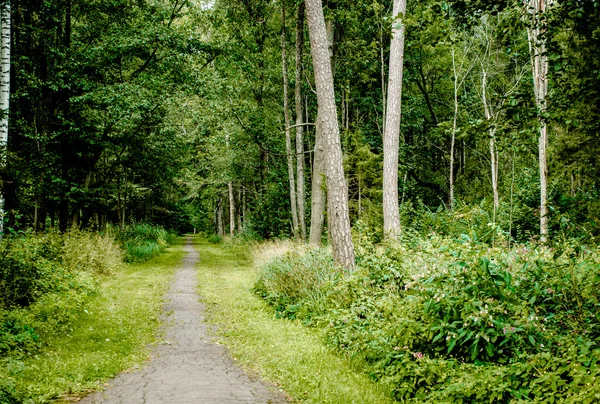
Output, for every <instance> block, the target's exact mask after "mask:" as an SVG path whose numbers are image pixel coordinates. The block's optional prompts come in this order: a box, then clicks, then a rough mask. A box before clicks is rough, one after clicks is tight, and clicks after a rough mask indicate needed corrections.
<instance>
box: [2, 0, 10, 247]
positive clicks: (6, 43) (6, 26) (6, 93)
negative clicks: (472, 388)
mask: <svg viewBox="0 0 600 404" xmlns="http://www.w3.org/2000/svg"><path fill="white" fill-rule="evenodd" d="M10 23H11V18H10V0H5V1H4V2H3V3H2V4H1V5H0V24H1V28H0V36H1V38H0V48H1V49H0V69H1V73H0V74H1V77H0V169H1V170H4V169H5V167H6V149H7V147H6V146H7V143H8V114H9V110H10V109H9V101H10ZM4 201H5V197H4V193H0V237H2V235H3V234H4Z"/></svg>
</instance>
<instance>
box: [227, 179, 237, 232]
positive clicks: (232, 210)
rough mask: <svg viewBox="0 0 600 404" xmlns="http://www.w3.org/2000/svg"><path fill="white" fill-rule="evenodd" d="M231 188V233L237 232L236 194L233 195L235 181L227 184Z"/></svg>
mask: <svg viewBox="0 0 600 404" xmlns="http://www.w3.org/2000/svg"><path fill="white" fill-rule="evenodd" d="M227 187H228V188H229V235H230V236H233V235H234V234H235V196H234V195H233V182H231V181H229V183H228V184H227Z"/></svg>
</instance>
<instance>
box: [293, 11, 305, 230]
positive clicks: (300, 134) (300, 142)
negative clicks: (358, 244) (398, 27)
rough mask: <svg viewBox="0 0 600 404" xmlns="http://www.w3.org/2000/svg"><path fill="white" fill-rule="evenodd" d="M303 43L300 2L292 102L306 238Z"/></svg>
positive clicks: (300, 217) (300, 213)
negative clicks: (294, 84)
mask: <svg viewBox="0 0 600 404" xmlns="http://www.w3.org/2000/svg"><path fill="white" fill-rule="evenodd" d="M303 45H304V5H303V4H302V3H300V4H299V5H298V10H297V13H296V72H295V73H296V74H295V75H296V77H295V79H296V86H295V91H294V103H295V107H296V186H297V190H296V198H297V199H298V224H299V225H300V237H302V240H304V239H306V219H305V215H306V213H305V208H304V206H305V203H304V202H305V200H304V194H305V190H304V127H303V123H304V114H303V110H302V51H303Z"/></svg>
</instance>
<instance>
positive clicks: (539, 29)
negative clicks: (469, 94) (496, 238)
mask: <svg viewBox="0 0 600 404" xmlns="http://www.w3.org/2000/svg"><path fill="white" fill-rule="evenodd" d="M527 6H528V12H529V13H530V15H531V26H530V28H528V30H527V37H528V40H529V53H530V55H531V69H532V76H533V92H534V95H535V102H536V105H537V108H538V114H539V123H540V128H539V135H538V155H539V166H540V241H541V242H542V243H545V242H546V241H547V240H548V221H549V217H548V156H547V149H548V127H547V123H546V118H545V117H544V114H545V112H546V110H547V103H546V95H547V93H548V81H547V77H548V56H547V55H546V39H545V38H544V37H543V35H544V34H545V27H544V26H545V22H544V13H545V11H546V6H547V3H546V0H529V1H528V4H527Z"/></svg>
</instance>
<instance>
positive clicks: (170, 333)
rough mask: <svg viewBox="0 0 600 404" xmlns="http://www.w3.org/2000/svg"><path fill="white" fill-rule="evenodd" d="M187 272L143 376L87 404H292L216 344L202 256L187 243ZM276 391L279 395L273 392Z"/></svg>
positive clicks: (113, 384)
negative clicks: (203, 296)
mask: <svg viewBox="0 0 600 404" xmlns="http://www.w3.org/2000/svg"><path fill="white" fill-rule="evenodd" d="M185 251H186V253H187V255H186V257H185V259H184V261H183V265H182V268H181V269H180V270H179V272H178V273H177V275H176V276H175V279H174V282H173V284H172V285H171V289H170V290H169V294H168V299H167V303H166V304H165V308H164V310H165V312H166V313H169V312H172V314H171V315H169V316H168V317H166V318H167V321H166V322H165V327H166V330H165V334H166V335H165V341H166V342H165V343H164V344H161V345H159V346H158V347H157V348H156V349H155V351H154V352H153V357H152V359H151V361H150V362H149V363H148V364H147V365H146V366H145V367H144V368H143V369H142V370H140V371H136V372H133V373H128V374H121V375H119V376H117V377H116V378H115V379H113V380H111V381H109V385H110V387H108V388H107V389H106V390H104V391H102V392H98V393H94V394H92V395H90V396H88V397H85V398H84V399H82V400H81V401H80V403H83V404H97V403H107V404H116V403H123V404H138V403H139V404H142V403H143V404H159V403H161V404H164V403H173V404H186V403H202V404H204V403H206V404H208V403H232V404H234V403H252V404H254V403H256V404H258V403H273V404H275V403H287V402H288V401H287V400H286V398H285V396H284V395H283V394H281V393H277V392H273V391H270V390H269V389H268V388H267V387H266V386H265V384H263V383H262V382H261V381H259V380H256V378H251V377H249V376H248V375H247V374H246V373H244V371H243V370H242V369H241V368H240V367H239V366H238V365H237V364H236V363H234V362H233V360H231V358H230V357H229V356H228V354H227V352H226V350H225V348H224V347H222V346H221V345H217V344H215V343H213V342H211V337H210V336H209V333H208V330H207V325H206V324H205V323H204V307H203V306H202V304H201V303H199V301H198V296H197V294H196V284H197V280H196V271H195V264H196V262H197V261H198V259H199V257H198V252H196V251H195V249H194V248H193V246H192V244H191V239H190V238H188V240H187V245H186V246H185ZM271 390H274V389H273V388H271Z"/></svg>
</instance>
